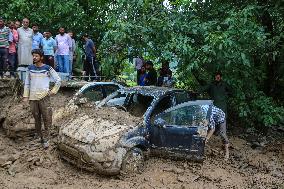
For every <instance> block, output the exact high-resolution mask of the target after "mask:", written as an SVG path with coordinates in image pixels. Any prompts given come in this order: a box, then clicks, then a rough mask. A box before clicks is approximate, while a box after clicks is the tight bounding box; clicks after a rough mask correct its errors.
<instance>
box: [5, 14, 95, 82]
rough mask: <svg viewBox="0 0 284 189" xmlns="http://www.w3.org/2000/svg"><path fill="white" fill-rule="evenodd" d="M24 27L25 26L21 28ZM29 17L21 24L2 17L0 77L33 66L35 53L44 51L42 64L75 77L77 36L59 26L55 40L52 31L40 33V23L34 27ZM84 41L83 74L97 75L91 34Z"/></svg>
mask: <svg viewBox="0 0 284 189" xmlns="http://www.w3.org/2000/svg"><path fill="white" fill-rule="evenodd" d="M21 24H22V26H21ZM29 25H30V21H29V19H27V18H24V19H23V20H22V23H21V22H20V21H15V22H14V21H8V22H7V23H6V25H5V20H4V19H3V18H0V77H3V74H4V73H5V72H10V74H9V75H10V76H12V77H14V76H15V72H16V69H17V68H18V67H27V66H28V65H31V64H32V63H33V58H32V55H31V52H32V50H34V49H41V50H42V51H43V56H44V61H43V63H44V64H46V65H49V66H51V67H52V68H53V69H55V70H56V71H57V72H61V73H66V74H67V75H69V76H71V75H72V67H73V66H72V65H73V62H74V61H75V60H76V54H75V50H76V43H75V39H74V33H73V32H72V31H69V32H68V33H66V32H65V28H64V27H60V28H59V30H58V34H57V35H56V36H55V38H53V37H52V33H51V31H50V30H45V32H43V33H40V32H39V26H38V24H36V23H34V24H32V28H30V27H29ZM82 39H83V40H84V41H85V54H86V56H85V57H86V60H85V62H84V70H83V71H84V72H83V73H85V74H86V75H87V76H93V77H91V79H92V78H94V77H95V76H97V74H96V73H97V72H98V71H96V70H98V65H97V64H96V61H95V58H96V47H95V44H94V42H93V41H92V40H91V39H89V37H88V35H87V34H85V35H83V36H82Z"/></svg>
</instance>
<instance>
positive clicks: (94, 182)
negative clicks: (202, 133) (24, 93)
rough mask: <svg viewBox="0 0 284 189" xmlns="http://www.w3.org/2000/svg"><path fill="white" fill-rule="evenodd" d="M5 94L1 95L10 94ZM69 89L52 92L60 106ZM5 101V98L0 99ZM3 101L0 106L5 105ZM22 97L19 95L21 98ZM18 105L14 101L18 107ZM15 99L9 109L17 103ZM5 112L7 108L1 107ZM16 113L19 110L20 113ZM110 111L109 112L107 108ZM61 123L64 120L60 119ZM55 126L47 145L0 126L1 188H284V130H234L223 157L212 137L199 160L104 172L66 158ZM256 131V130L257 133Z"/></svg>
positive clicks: (156, 162)
mask: <svg viewBox="0 0 284 189" xmlns="http://www.w3.org/2000/svg"><path fill="white" fill-rule="evenodd" d="M10 98H11V96H10V97H7V96H5V97H4V98H1V101H2V100H3V99H5V100H7V102H8V100H9V99H10ZM69 99H70V93H60V94H58V95H57V96H55V97H52V103H53V107H54V109H55V110H56V109H60V108H62V107H63V106H64V104H66V103H67V101H68V100H69ZM2 102H3V101H2ZM2 102H1V110H3V109H2V107H4V105H3V104H2ZM18 102H19V103H20V101H18ZM16 106H17V105H16V104H15V107H16ZM13 107H14V106H13V105H11V106H10V109H13ZM2 113H3V112H2ZM17 115H18V114H15V115H14V116H15V118H17ZM106 115H107V112H106ZM58 126H60V124H59V125H58ZM57 130H58V129H57V128H56V127H55V126H54V127H53V128H52V132H51V134H52V140H51V147H50V148H49V149H48V150H47V151H45V150H43V149H42V147H41V145H40V144H39V141H38V140H37V139H34V138H33V137H32V136H24V137H16V138H15V139H10V138H8V137H7V136H6V135H5V133H4V131H3V128H2V129H0V188H1V189H2V188H9V189H10V188H12V189H14V188H59V189H64V188H74V189H75V188H84V189H86V188H122V189H124V188H126V189H127V188H190V189H195V188H209V189H211V188H213V189H214V188H216V189H217V188H244V189H247V188H252V189H262V188H263V189H267V188H271V189H272V188H274V189H283V188H284V140H283V133H282V134H281V133H280V132H281V131H277V132H272V133H269V134H268V135H266V136H265V137H264V136H261V137H260V136H257V137H258V138H261V139H262V141H261V142H258V143H256V142H253V141H248V140H247V139H248V138H252V136H251V135H254V133H250V132H248V133H246V134H247V135H246V136H244V137H241V136H240V135H237V136H234V133H230V135H229V137H230V141H231V143H232V145H231V158H230V160H229V161H228V162H225V161H223V159H222V157H223V154H222V149H221V148H220V143H221V141H220V140H219V139H218V138H216V137H213V138H212V140H211V141H210V142H209V144H208V147H207V148H206V159H205V161H204V162H203V163H202V164H200V163H192V162H183V161H173V160H167V159H158V158H150V159H149V160H147V162H146V169H145V171H144V172H143V173H141V174H139V175H132V176H124V177H122V176H118V177H103V176H98V175H96V174H93V173H89V172H86V171H82V170H80V169H77V168H75V167H74V166H72V165H70V164H68V163H66V162H64V161H62V160H61V159H60V158H59V156H58V151H57V148H56V142H57ZM254 136H255V135H254Z"/></svg>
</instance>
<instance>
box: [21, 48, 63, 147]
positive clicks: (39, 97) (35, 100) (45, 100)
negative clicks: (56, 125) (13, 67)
mask: <svg viewBox="0 0 284 189" xmlns="http://www.w3.org/2000/svg"><path fill="white" fill-rule="evenodd" d="M32 56H33V63H34V64H32V65H30V66H29V67H28V71H27V75H26V80H25V87H24V95H23V96H24V101H25V102H27V101H28V100H29V102H30V107H31V111H32V114H33V117H34V119H35V128H36V131H37V133H38V135H39V136H40V138H41V142H42V144H43V148H44V149H47V148H48V147H49V143H48V139H49V128H50V127H51V125H52V109H51V107H50V96H51V95H54V94H56V93H57V92H58V90H59V87H60V82H61V81H60V77H59V75H58V74H57V73H56V71H55V70H54V69H53V68H52V67H51V66H49V65H46V64H43V52H42V50H40V49H34V50H33V51H32ZM51 78H52V79H53V80H54V81H55V85H54V87H53V88H52V89H50V87H49V85H50V81H51ZM41 117H42V118H43V122H44V130H43V129H42V124H41Z"/></svg>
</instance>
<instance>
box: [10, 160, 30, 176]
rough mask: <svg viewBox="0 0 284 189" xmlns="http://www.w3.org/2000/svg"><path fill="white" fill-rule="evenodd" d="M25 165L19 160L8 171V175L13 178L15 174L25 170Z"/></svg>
mask: <svg viewBox="0 0 284 189" xmlns="http://www.w3.org/2000/svg"><path fill="white" fill-rule="evenodd" d="M26 165H27V164H26V163H24V164H23V163H21V162H20V161H19V160H17V161H15V162H14V163H13V164H12V165H11V167H10V168H9V169H8V173H9V174H10V175H12V176H15V174H16V173H19V172H23V171H24V170H25V169H26Z"/></svg>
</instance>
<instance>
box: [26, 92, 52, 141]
mask: <svg viewBox="0 0 284 189" xmlns="http://www.w3.org/2000/svg"><path fill="white" fill-rule="evenodd" d="M30 107H31V111H32V114H33V117H34V119H35V129H36V132H37V133H38V135H39V136H40V138H41V139H42V140H48V138H49V128H50V127H51V125H52V108H51V106H50V98H49V97H45V98H43V99H41V100H30ZM41 117H42V118H43V123H44V129H42V124H41Z"/></svg>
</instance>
